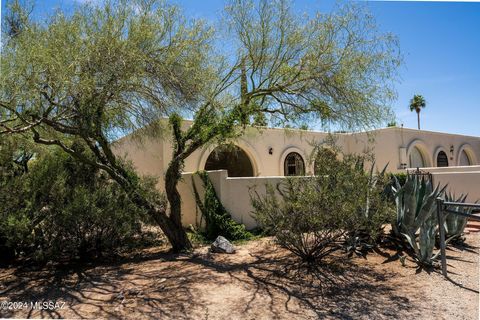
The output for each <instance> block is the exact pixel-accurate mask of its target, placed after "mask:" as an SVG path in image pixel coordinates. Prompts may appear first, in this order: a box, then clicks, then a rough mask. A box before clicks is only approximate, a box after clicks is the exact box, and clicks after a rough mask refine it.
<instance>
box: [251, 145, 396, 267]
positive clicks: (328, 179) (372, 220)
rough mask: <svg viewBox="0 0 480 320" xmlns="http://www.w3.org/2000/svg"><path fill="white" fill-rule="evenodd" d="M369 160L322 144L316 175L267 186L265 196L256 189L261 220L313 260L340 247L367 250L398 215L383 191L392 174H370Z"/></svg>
mask: <svg viewBox="0 0 480 320" xmlns="http://www.w3.org/2000/svg"><path fill="white" fill-rule="evenodd" d="M366 160H367V157H366V156H358V155H347V154H340V153H339V150H338V149H336V148H328V149H324V147H319V148H317V149H316V155H315V174H316V176H314V177H296V178H288V179H286V180H285V182H283V183H280V184H279V185H278V186H276V187H275V186H272V185H268V186H266V194H265V195H260V194H259V193H258V191H254V192H252V204H253V207H254V215H255V217H256V219H257V221H258V223H259V224H260V225H261V226H262V227H263V228H265V229H266V230H267V231H270V232H271V233H272V234H273V235H275V238H276V241H277V242H278V243H279V244H280V245H281V246H283V247H285V248H287V249H288V250H290V251H291V252H293V253H294V254H296V255H297V256H299V257H300V258H301V259H302V260H304V261H306V262H309V263H312V262H315V261H318V260H320V259H322V258H323V257H325V256H327V255H328V254H330V253H331V252H333V251H335V250H338V249H341V248H344V249H346V250H347V251H348V252H349V253H352V252H357V253H360V252H362V253H363V252H364V251H365V250H367V249H369V248H371V247H373V246H374V245H375V244H376V242H377V241H378V239H379V237H380V235H381V234H382V233H383V225H384V224H385V223H389V222H390V221H391V219H392V217H393V213H394V211H393V208H392V206H391V205H390V204H389V202H388V200H387V198H386V197H385V195H384V193H383V189H384V188H385V184H386V183H387V181H388V178H387V177H386V175H385V174H384V171H382V172H380V173H378V172H376V174H374V171H373V169H371V170H370V172H365V170H364V163H365V161H366ZM372 168H373V166H372Z"/></svg>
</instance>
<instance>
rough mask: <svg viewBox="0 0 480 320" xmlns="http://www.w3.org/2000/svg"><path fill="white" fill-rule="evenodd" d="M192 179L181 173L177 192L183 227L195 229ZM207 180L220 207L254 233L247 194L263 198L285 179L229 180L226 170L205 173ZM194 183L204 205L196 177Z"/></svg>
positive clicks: (190, 174) (189, 174)
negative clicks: (212, 187) (253, 193)
mask: <svg viewBox="0 0 480 320" xmlns="http://www.w3.org/2000/svg"><path fill="white" fill-rule="evenodd" d="M192 175H193V174H192V173H191V172H188V173H184V174H183V175H182V183H180V185H179V192H180V195H181V197H182V221H183V224H184V225H185V226H188V225H190V224H191V225H194V226H196V225H197V224H198V223H199V219H200V214H201V213H200V210H199V208H198V207H197V205H196V202H195V197H194V193H193V187H192ZM208 176H209V178H210V181H211V182H212V184H213V186H214V188H215V192H216V193H217V196H218V198H219V199H220V202H221V203H222V205H223V206H224V207H225V209H226V210H227V211H228V212H229V213H230V214H231V215H232V218H233V219H234V220H235V221H237V222H240V223H243V224H245V226H246V227H247V229H253V228H255V227H256V226H257V223H256V221H255V218H254V217H253V216H252V212H253V206H252V204H251V200H250V193H251V192H256V193H257V194H258V195H259V196H264V195H265V191H266V188H265V186H266V185H267V184H270V185H273V186H276V185H277V184H278V183H280V182H281V181H282V180H284V179H285V177H278V176H277V177H245V178H243V177H242V178H236V177H235V178H231V177H228V174H227V171H226V170H216V171H208ZM302 178H303V177H302ZM194 181H195V186H196V187H197V191H198V193H199V196H200V198H201V200H202V201H203V196H204V188H203V183H202V182H201V180H200V179H199V178H198V176H196V175H194Z"/></svg>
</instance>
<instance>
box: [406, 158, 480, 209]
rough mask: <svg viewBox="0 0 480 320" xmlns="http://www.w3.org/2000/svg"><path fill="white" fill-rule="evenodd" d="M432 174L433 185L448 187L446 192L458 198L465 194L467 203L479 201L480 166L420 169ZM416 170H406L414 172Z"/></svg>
mask: <svg viewBox="0 0 480 320" xmlns="http://www.w3.org/2000/svg"><path fill="white" fill-rule="evenodd" d="M420 169H421V170H422V171H425V172H430V173H431V174H432V179H433V183H434V184H435V185H436V184H438V183H439V184H440V185H441V186H444V185H448V187H447V191H449V192H451V193H453V194H455V195H456V196H459V195H460V194H467V195H468V196H467V200H466V201H467V202H475V201H477V200H480V166H463V167H461V166H458V167H441V168H439V167H434V168H420ZM415 170H416V169H407V171H415Z"/></svg>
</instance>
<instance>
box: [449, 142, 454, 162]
mask: <svg viewBox="0 0 480 320" xmlns="http://www.w3.org/2000/svg"><path fill="white" fill-rule="evenodd" d="M453 151H454V148H453V144H452V145H451V146H450V160H453Z"/></svg>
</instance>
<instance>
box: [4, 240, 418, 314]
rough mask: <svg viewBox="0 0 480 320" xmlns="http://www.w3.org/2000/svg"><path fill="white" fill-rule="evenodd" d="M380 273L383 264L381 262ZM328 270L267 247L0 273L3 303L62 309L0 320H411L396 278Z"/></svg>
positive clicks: (351, 264) (339, 267)
mask: <svg viewBox="0 0 480 320" xmlns="http://www.w3.org/2000/svg"><path fill="white" fill-rule="evenodd" d="M380 258H381V259H380V260H379V261H380V263H381V261H383V259H384V258H383V257H380ZM359 260H362V261H363V259H353V260H348V259H344V260H338V259H336V260H335V261H336V262H334V261H326V263H325V264H324V265H322V267H321V268H318V269H316V270H314V271H312V270H307V269H306V268H305V267H302V266H299V265H298V264H297V263H296V260H295V259H294V258H293V257H292V256H291V255H289V254H288V253H286V252H285V251H283V250H279V249H276V250H273V251H272V248H271V247H265V246H263V247H262V248H255V249H250V250H244V252H239V253H238V254H236V255H231V256H224V255H211V254H209V253H206V252H204V253H197V254H193V255H171V254H166V253H153V254H145V255H143V256H137V257H133V258H130V259H124V260H121V261H117V262H115V263H108V264H102V263H97V264H88V265H67V266H56V267H55V268H53V267H52V268H50V269H45V268H44V269H41V270H33V269H28V268H10V269H5V270H0V299H1V300H2V301H62V302H65V306H64V308H63V309H57V310H48V309H46V310H33V309H21V310H16V311H13V310H0V316H1V317H14V316H15V317H27V318H28V317H48V318H59V317H63V318H65V317H69V318H71V317H73V318H85V317H88V318H98V317H101V318H106V317H108V318H118V319H123V318H136V319H140V318H176V319H177V318H181V319H182V318H196V319H201V318H204V319H206V318H210V319H212V318H213V319H216V318H231V319H235V318H292V317H294V318H295V319H298V318H318V317H321V318H324V317H328V318H344V319H352V318H355V319H357V318H392V317H395V318H399V317H401V316H402V315H405V316H406V315H407V314H408V315H409V316H412V315H415V312H414V311H413V310H415V309H417V310H418V308H415V304H414V302H412V300H411V299H412V297H413V298H416V297H415V294H419V293H418V290H417V291H415V288H412V291H411V294H410V295H402V294H399V293H398V292H397V289H398V285H401V279H396V278H395V274H394V273H390V272H388V271H385V270H377V268H373V267H372V266H371V265H365V264H363V263H364V262H362V264H359V263H357V262H356V261H359Z"/></svg>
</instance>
